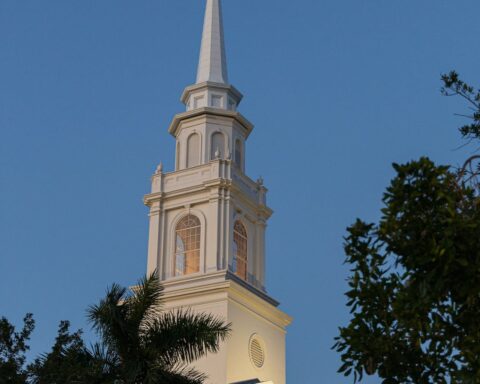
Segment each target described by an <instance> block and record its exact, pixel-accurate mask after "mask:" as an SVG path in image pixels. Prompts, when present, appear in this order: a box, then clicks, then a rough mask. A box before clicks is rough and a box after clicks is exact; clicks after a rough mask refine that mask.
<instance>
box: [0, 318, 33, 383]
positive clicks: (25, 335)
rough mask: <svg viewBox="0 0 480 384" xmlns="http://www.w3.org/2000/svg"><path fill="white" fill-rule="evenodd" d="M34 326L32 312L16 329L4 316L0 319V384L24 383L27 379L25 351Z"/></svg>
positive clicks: (27, 348)
mask: <svg viewBox="0 0 480 384" xmlns="http://www.w3.org/2000/svg"><path fill="white" fill-rule="evenodd" d="M34 328H35V321H34V320H33V316H32V314H30V313H29V314H27V315H26V316H25V318H24V319H23V328H22V330H20V331H17V330H16V329H15V327H14V326H13V325H12V324H11V323H10V322H9V321H8V320H7V319H6V318H5V317H2V318H1V319H0V384H7V383H8V384H24V383H25V381H26V379H27V372H26V370H25V367H24V365H25V360H26V357H25V353H26V352H27V351H28V350H29V346H28V344H27V342H28V340H29V339H30V335H31V333H32V332H33V329H34Z"/></svg>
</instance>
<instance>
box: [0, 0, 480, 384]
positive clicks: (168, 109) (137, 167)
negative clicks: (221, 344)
mask: <svg viewBox="0 0 480 384" xmlns="http://www.w3.org/2000/svg"><path fill="white" fill-rule="evenodd" d="M203 7H204V1H200V0H181V1H179V0H138V1H127V0H100V1H99V0H82V1H73V0H43V1H38V0H22V1H17V0H0V273H1V276H0V315H5V316H7V317H8V318H10V319H11V320H12V321H14V322H16V323H19V322H20V320H21V318H22V316H23V314H24V313H25V312H27V311H28V312H33V313H34V314H35V318H36V320H37V330H36V332H35V335H34V337H33V340H32V344H33V352H35V353H37V352H41V351H45V350H46V349H47V348H48V347H49V346H50V345H51V343H52V340H53V337H54V335H55V333H56V328H57V323H58V321H59V320H61V319H70V320H71V321H72V322H73V325H74V327H82V328H88V327H87V324H86V320H85V309H86V307H87V306H88V305H89V304H91V303H94V302H96V301H97V300H98V298H99V297H100V296H101V295H102V294H103V293H104V291H105V288H106V287H107V285H109V284H110V283H112V282H114V281H116V282H119V283H121V284H124V285H130V284H132V283H133V282H134V281H135V280H136V279H137V278H138V277H139V276H141V275H142V274H143V273H144V272H145V269H146V247H147V209H146V208H145V207H144V206H143V204H142V196H143V195H144V194H145V193H147V192H148V190H149V178H150V175H151V173H152V172H153V170H154V169H155V166H156V165H157V164H158V162H159V161H163V162H164V164H165V167H166V168H167V169H169V170H171V169H172V168H173V159H174V152H173V151H174V140H173V138H172V137H170V136H169V134H168V133H167V127H168V124H169V122H170V120H171V119H172V117H173V115H174V114H175V113H177V112H180V111H182V105H181V104H180V102H179V97H180V94H181V92H182V90H183V88H184V87H185V86H186V85H189V84H191V83H193V82H194V78H195V70H196V66H197V56H198V51H199V46H200V34H201V26H202V21H203ZM224 14H225V15H224V16H225V17H224V18H225V32H226V43H227V55H228V61H229V72H230V80H231V82H232V83H233V84H234V85H235V86H236V87H238V88H239V89H240V90H241V91H242V92H243V93H244V95H245V99H244V102H243V103H242V105H241V111H242V113H243V114H244V115H245V116H246V117H247V118H249V119H250V120H251V121H252V122H254V123H255V125H256V128H255V130H254V132H253V134H252V135H251V136H250V138H249V142H248V148H247V173H248V174H249V175H250V176H251V177H252V178H254V179H255V178H256V177H258V176H259V175H262V176H263V177H264V179H265V183H266V185H267V186H268V187H269V189H270V194H269V202H270V205H271V206H272V208H273V209H274V210H275V214H274V216H273V217H272V219H271V220H270V225H269V228H268V239H267V240H268V243H267V244H268V246H267V247H268V289H269V292H270V294H271V295H272V296H273V297H275V298H277V299H278V300H280V301H281V302H282V308H283V309H284V310H286V311H287V312H288V313H290V314H291V315H292V316H293V317H294V318H295V322H294V324H293V325H292V327H291V328H290V332H289V334H288V379H289V381H290V383H303V382H308V383H310V382H311V383H317V382H320V383H326V384H336V383H351V382H352V380H351V379H345V378H343V377H340V376H338V375H337V374H336V369H337V368H338V364H339V363H338V357H337V356H336V354H335V353H334V352H332V351H330V347H331V345H332V343H333V337H334V336H335V335H336V330H337V327H338V326H339V325H341V324H344V323H346V321H347V319H348V312H347V310H346V308H345V305H344V304H345V300H344V297H343V292H344V291H345V289H346V284H345V279H346V277H347V274H348V271H347V269H346V267H345V266H343V265H342V262H343V258H344V257H343V252H342V236H343V235H344V234H345V227H346V226H347V225H349V224H350V223H352V222H353V221H354V220H355V218H356V217H362V218H364V219H367V220H375V219H376V218H377V217H378V215H379V209H380V198H381V195H382V192H383V190H384V187H385V186H386V185H387V183H388V181H389V180H390V178H391V177H392V174H393V173H392V170H391V166H390V164H391V163H392V162H405V161H408V160H411V159H414V158H417V157H419V156H420V155H423V154H426V155H429V156H430V157H432V158H433V159H434V160H436V161H438V162H443V163H447V162H452V163H458V162H460V161H461V159H463V158H464V157H465V156H466V154H468V153H469V152H468V150H465V149H464V150H458V151H456V150H455V149H456V148H457V147H458V146H459V145H460V144H461V140H460V138H459V135H458V134H457V131H456V127H457V126H459V125H460V124H461V123H462V120H461V119H460V118H458V117H456V116H454V113H456V112H459V113H462V112H465V108H466V106H465V105H464V104H463V103H461V102H460V101H459V100H455V99H451V98H443V97H441V96H440V94H439V88H440V85H441V84H440V81H439V78H440V74H441V73H442V72H445V71H448V70H450V69H452V68H456V69H457V70H458V71H459V72H460V74H461V75H462V76H463V77H464V78H465V79H467V80H469V81H471V82H472V83H474V84H476V85H480V73H479V66H478V65H479V62H480V53H479V49H478V48H479V46H478V36H479V23H478V15H480V2H479V1H478V0H456V1H451V0H422V1H418V0H403V1H394V0H390V1H386V0H366V1H358V0H341V1H339V0H322V1H320V0H296V1H287V0H262V1H254V0H245V1H239V0H225V1H224ZM369 382H371V383H376V382H377V381H376V380H374V379H373V380H371V381H369Z"/></svg>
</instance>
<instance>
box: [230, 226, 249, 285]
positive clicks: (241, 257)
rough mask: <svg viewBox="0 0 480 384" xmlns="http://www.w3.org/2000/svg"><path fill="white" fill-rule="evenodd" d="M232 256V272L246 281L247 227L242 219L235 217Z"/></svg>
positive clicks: (247, 259)
mask: <svg viewBox="0 0 480 384" xmlns="http://www.w3.org/2000/svg"><path fill="white" fill-rule="evenodd" d="M232 244H233V255H232V256H233V258H232V272H233V273H234V274H235V275H237V276H238V277H239V278H241V279H243V280H245V281H248V262H249V257H248V253H249V252H248V249H249V239H248V229H247V226H246V225H245V223H244V221H243V220H240V219H236V220H235V221H234V223H233V242H232Z"/></svg>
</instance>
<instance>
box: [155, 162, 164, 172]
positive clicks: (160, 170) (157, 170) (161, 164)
mask: <svg viewBox="0 0 480 384" xmlns="http://www.w3.org/2000/svg"><path fill="white" fill-rule="evenodd" d="M162 172H163V163H162V162H160V164H158V166H157V169H156V170H155V173H156V174H159V173H162Z"/></svg>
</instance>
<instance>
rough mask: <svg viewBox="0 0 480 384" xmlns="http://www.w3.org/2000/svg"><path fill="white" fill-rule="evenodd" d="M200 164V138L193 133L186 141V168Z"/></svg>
mask: <svg viewBox="0 0 480 384" xmlns="http://www.w3.org/2000/svg"><path fill="white" fill-rule="evenodd" d="M199 164H200V136H199V135H198V134H197V133H193V134H191V135H190V136H189V137H188V140H187V168H190V167H195V166H197V165H199Z"/></svg>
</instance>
